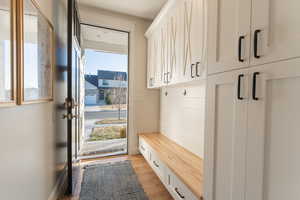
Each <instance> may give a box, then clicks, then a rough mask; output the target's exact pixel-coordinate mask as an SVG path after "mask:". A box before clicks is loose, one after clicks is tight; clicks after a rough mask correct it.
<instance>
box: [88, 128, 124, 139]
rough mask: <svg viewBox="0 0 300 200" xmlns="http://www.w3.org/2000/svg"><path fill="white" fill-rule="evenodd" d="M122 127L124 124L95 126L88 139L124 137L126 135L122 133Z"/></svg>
mask: <svg viewBox="0 0 300 200" xmlns="http://www.w3.org/2000/svg"><path fill="white" fill-rule="evenodd" d="M124 129H125V126H108V127H96V128H93V131H92V134H91V135H90V138H89V139H88V141H101V140H113V139H120V138H124V137H126V134H125V135H124ZM125 130H126V129H125ZM121 132H122V134H121Z"/></svg>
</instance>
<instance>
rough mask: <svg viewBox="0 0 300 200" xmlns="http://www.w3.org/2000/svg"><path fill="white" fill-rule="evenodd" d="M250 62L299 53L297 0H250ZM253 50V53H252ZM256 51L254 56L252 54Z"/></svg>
mask: <svg viewBox="0 0 300 200" xmlns="http://www.w3.org/2000/svg"><path fill="white" fill-rule="evenodd" d="M252 2H253V3H252V34H253V36H252V50H251V64H252V65H257V64H262V63H269V62H274V61H279V60H284V59H289V58H295V57H299V56H300V39H299V35H300V26H299V22H300V15H299V9H300V1H298V0H284V1H282V0H252ZM255 49H257V51H256V52H257V53H255V52H254V51H255ZM255 54H256V55H255Z"/></svg>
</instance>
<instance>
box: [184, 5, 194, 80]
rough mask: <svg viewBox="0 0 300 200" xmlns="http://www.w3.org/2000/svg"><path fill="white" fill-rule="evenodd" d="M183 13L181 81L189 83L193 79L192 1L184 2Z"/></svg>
mask: <svg viewBox="0 0 300 200" xmlns="http://www.w3.org/2000/svg"><path fill="white" fill-rule="evenodd" d="M182 12H183V49H184V52H183V53H184V54H183V66H184V68H183V69H184V71H183V77H182V81H183V82H186V81H190V80H191V79H192V78H193V75H192V68H193V66H194V64H193V60H192V46H191V43H192V38H191V27H192V1H191V0H184V1H183V6H182Z"/></svg>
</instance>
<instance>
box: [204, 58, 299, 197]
mask: <svg viewBox="0 0 300 200" xmlns="http://www.w3.org/2000/svg"><path fill="white" fill-rule="evenodd" d="M299 66H300V59H291V60H287V61H282V62H277V63H271V64H265V65H262V66H258V67H254V68H249V69H244V70H240V71H239V70H238V71H233V72H226V73H223V74H218V75H214V76H210V77H209V79H208V89H207V91H208V93H207V96H208V101H207V115H206V116H207V126H206V131H207V135H206V141H205V142H206V143H205V144H206V155H205V158H206V159H207V160H206V167H205V192H206V198H205V199H209V200H241V199H246V200H251V199H256V200H280V199H290V200H296V199H299V197H300V191H299V189H297V188H298V186H299V185H300V174H299V171H298V169H299V167H300V159H299V158H298V156H297V155H298V153H299V152H300V146H299V144H298V141H299V140H300V134H299V127H298V124H299V122H300V120H299V117H300V107H299V102H300V94H299V92H297V91H299V90H300V69H299Z"/></svg>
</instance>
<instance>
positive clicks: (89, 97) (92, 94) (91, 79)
mask: <svg viewBox="0 0 300 200" xmlns="http://www.w3.org/2000/svg"><path fill="white" fill-rule="evenodd" d="M85 104H86V105H97V104H99V89H98V78H97V75H85Z"/></svg>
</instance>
